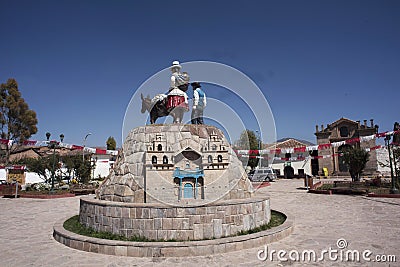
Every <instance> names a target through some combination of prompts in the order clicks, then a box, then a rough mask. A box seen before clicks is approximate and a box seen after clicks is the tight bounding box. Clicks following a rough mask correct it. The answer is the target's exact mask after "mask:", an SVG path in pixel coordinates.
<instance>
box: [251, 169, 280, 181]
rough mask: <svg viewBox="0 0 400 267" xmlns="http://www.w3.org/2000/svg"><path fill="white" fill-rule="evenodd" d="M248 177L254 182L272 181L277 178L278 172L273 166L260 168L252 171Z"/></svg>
mask: <svg viewBox="0 0 400 267" xmlns="http://www.w3.org/2000/svg"><path fill="white" fill-rule="evenodd" d="M248 177H249V179H250V181H252V182H264V181H269V182H271V181H273V180H275V179H276V173H275V172H274V170H273V169H272V168H259V169H256V170H252V171H250V172H249V174H248Z"/></svg>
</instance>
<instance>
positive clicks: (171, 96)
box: [167, 61, 189, 122]
mask: <svg viewBox="0 0 400 267" xmlns="http://www.w3.org/2000/svg"><path fill="white" fill-rule="evenodd" d="M181 68H182V66H181V65H180V64H179V61H174V62H172V66H171V71H172V76H171V86H170V89H169V93H168V102H167V110H168V111H172V110H174V109H176V108H180V109H184V110H185V111H186V112H187V111H188V110H189V104H188V97H187V94H186V93H185V92H186V91H187V89H188V87H189V75H188V74H187V73H186V72H184V73H181V72H180V70H181ZM182 116H183V115H182ZM175 122H181V121H175Z"/></svg>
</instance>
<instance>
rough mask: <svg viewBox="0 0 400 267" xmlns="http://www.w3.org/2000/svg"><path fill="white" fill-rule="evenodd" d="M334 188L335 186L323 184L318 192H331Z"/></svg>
mask: <svg viewBox="0 0 400 267" xmlns="http://www.w3.org/2000/svg"><path fill="white" fill-rule="evenodd" d="M334 187H335V185H334V184H322V185H321V186H320V187H318V188H317V190H331V189H332V188H334Z"/></svg>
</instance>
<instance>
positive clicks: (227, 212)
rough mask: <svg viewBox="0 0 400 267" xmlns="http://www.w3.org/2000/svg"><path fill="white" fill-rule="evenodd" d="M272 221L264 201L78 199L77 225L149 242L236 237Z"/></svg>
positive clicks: (252, 199) (268, 205)
mask: <svg viewBox="0 0 400 267" xmlns="http://www.w3.org/2000/svg"><path fill="white" fill-rule="evenodd" d="M270 218H271V211H270V202H269V199H268V198H267V199H265V198H255V197H254V198H251V199H234V200H232V199H231V200H224V201H218V202H215V203H210V204H207V205H203V206H186V207H185V206H182V207H167V206H165V205H162V204H159V203H146V204H139V203H122V202H110V201H104V200H97V199H93V198H90V197H84V198H81V203H80V217H79V219H80V222H81V223H82V224H84V225H85V226H87V227H91V228H93V229H95V230H97V231H104V232H112V233H115V234H119V235H123V236H126V237H131V236H141V237H146V238H147V239H150V240H180V241H185V240H202V239H213V238H220V237H226V236H231V235H235V234H237V233H238V232H240V231H246V230H250V229H253V228H256V227H258V226H261V225H263V224H267V223H268V222H269V221H270Z"/></svg>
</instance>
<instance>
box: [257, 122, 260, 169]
mask: <svg viewBox="0 0 400 267" xmlns="http://www.w3.org/2000/svg"><path fill="white" fill-rule="evenodd" d="M256 133H257V139H258V140H257V146H258V156H259V159H258V168H261V132H259V131H258V130H256Z"/></svg>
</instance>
